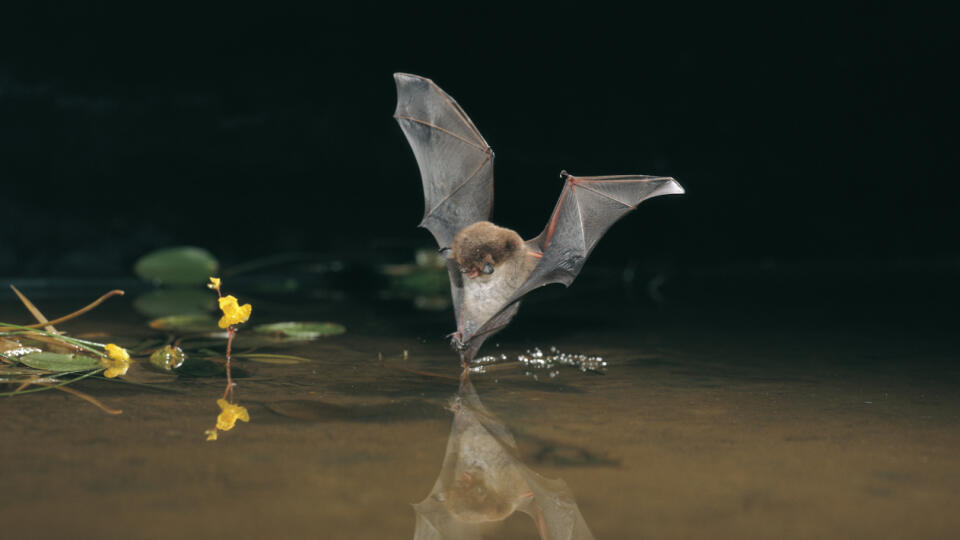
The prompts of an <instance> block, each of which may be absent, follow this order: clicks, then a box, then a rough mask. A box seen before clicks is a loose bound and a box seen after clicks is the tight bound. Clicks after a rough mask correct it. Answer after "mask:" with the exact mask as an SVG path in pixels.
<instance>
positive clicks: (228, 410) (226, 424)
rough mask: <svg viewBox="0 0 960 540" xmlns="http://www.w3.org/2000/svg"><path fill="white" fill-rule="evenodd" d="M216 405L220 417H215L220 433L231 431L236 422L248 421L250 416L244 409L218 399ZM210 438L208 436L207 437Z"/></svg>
mask: <svg viewBox="0 0 960 540" xmlns="http://www.w3.org/2000/svg"><path fill="white" fill-rule="evenodd" d="M217 405H219V406H220V416H217V429H219V430H220V431H230V430H231V429H233V426H234V424H236V423H237V420H242V421H244V422H249V421H250V414H249V413H247V408H246V407H241V406H240V405H236V404H234V403H229V402H227V400H225V399H218V400H217ZM207 436H208V437H209V436H210V435H209V434H208V435H207ZM208 440H209V439H208Z"/></svg>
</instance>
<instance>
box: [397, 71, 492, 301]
mask: <svg viewBox="0 0 960 540" xmlns="http://www.w3.org/2000/svg"><path fill="white" fill-rule="evenodd" d="M393 78H394V80H395V81H396V83H397V110H396V112H395V113H394V118H396V119H397V122H398V123H399V124H400V128H401V129H402V130H403V133H404V135H406V137H407V142H409V143H410V148H411V149H412V150H413V154H414V156H416V158H417V165H418V166H419V167H420V177H421V179H422V180H423V198H424V206H425V209H424V213H423V221H421V222H420V226H421V227H424V228H426V229H427V230H429V231H430V233H431V234H433V237H434V238H435V239H436V240H437V244H439V245H440V247H441V248H446V247H450V244H451V243H452V242H453V238H454V236H456V234H457V233H458V232H460V230H461V229H463V228H464V227H466V226H467V225H471V224H473V223H476V222H478V221H485V220H488V219H489V218H490V212H491V210H492V209H493V150H492V149H491V148H490V146H489V145H488V144H487V141H485V140H484V139H483V136H481V135H480V132H479V131H478V130H477V128H476V126H474V125H473V122H472V121H470V118H469V117H468V116H467V114H466V113H465V112H463V109H462V108H460V105H459V104H457V102H456V100H454V99H453V98H452V97H450V96H449V95H447V93H446V92H444V91H443V90H441V89H440V87H438V86H437V85H436V84H434V82H433V81H431V80H430V79H425V78H423V77H419V76H417V75H409V74H406V73H396V74H394V76H393ZM448 270H449V274H450V286H451V293H452V296H453V305H454V312H455V313H456V314H457V317H458V318H459V315H460V302H461V299H462V297H463V283H462V277H461V275H460V271H459V269H458V268H457V267H456V264H449V265H448Z"/></svg>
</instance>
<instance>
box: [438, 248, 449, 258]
mask: <svg viewBox="0 0 960 540" xmlns="http://www.w3.org/2000/svg"><path fill="white" fill-rule="evenodd" d="M437 253H439V254H440V255H442V256H443V257H445V258H447V259H449V258H450V248H448V247H445V248H440V249H438V250H437Z"/></svg>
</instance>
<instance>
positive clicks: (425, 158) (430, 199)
mask: <svg viewBox="0 0 960 540" xmlns="http://www.w3.org/2000/svg"><path fill="white" fill-rule="evenodd" d="M394 79H395V80H396V83H397V109H396V112H395V114H394V117H395V118H396V119H397V122H399V124H400V127H401V128H402V129H403V133H404V134H405V135H406V137H407V141H408V142H409V143H410V147H411V148H412V149H413V153H414V156H415V157H416V159H417V164H418V165H419V167H420V176H421V178H422V180H423V192H424V201H425V203H426V210H425V212H424V216H423V221H422V222H421V223H420V225H421V226H422V227H425V228H426V229H428V230H429V231H430V232H431V233H432V234H433V236H434V238H435V239H436V240H437V243H439V244H440V249H441V251H442V252H443V253H445V254H446V256H447V258H448V262H447V269H448V271H449V274H450V290H451V294H452V296H453V307H454V311H455V315H456V320H457V331H456V332H455V333H453V334H452V338H453V344H454V346H456V347H457V349H458V350H459V351H460V358H461V362H463V363H464V365H467V364H469V363H470V361H472V360H473V357H474V355H476V352H477V350H478V349H479V348H480V346H481V345H482V344H483V341H484V340H485V339H487V338H488V337H490V336H491V335H492V334H493V333H495V332H497V331H498V330H500V329H501V328H503V327H504V326H506V325H507V323H509V322H510V320H511V319H512V318H513V316H514V315H516V313H517V308H518V307H519V302H520V299H521V298H522V297H523V296H524V295H525V294H527V293H528V292H530V291H532V290H533V289H536V288H537V287H541V286H543V285H547V284H550V283H563V284H564V285H570V283H571V282H572V281H573V280H574V278H575V277H576V276H577V274H579V273H580V269H581V268H582V267H583V263H584V261H586V259H587V256H589V255H590V252H591V251H592V250H593V248H594V246H595V245H596V243H597V241H599V240H600V237H601V236H603V234H604V233H605V232H606V231H607V229H608V228H610V226H611V225H613V223H614V222H615V221H617V220H618V219H620V217H622V216H623V215H624V214H626V213H627V212H629V211H631V210H633V209H634V208H636V207H637V205H638V204H640V203H641V202H642V201H644V200H646V199H649V198H651V197H656V196H658V195H668V194H679V193H683V188H682V187H681V186H680V184H678V183H677V182H676V181H675V180H674V179H673V178H669V177H665V176H644V175H628V176H592V177H586V176H585V177H577V176H573V175H570V174H567V173H566V172H562V173H560V176H561V178H562V179H563V181H564V184H563V188H562V190H561V191H560V198H559V200H558V201H557V205H556V207H554V210H553V214H552V215H551V216H550V220H549V221H548V222H547V226H546V228H544V230H543V232H542V233H540V235H539V236H537V237H536V238H533V239H531V240H526V241H525V240H523V238H521V237H520V235H519V234H517V233H516V232H514V231H512V230H510V229H506V228H502V227H498V226H496V225H494V224H492V223H490V222H489V221H487V220H488V219H489V218H490V211H491V209H492V207H493V150H492V149H491V148H490V146H489V145H487V142H486V141H485V140H484V139H483V137H482V136H481V135H480V132H479V131H478V130H477V128H476V126H474V125H473V122H471V121H470V118H468V117H467V115H466V113H464V112H463V109H461V108H460V105H458V104H457V102H456V101H454V99H453V98H451V97H450V96H449V95H447V94H446V93H445V92H444V91H443V90H441V89H440V88H439V87H438V86H437V85H436V84H434V83H433V81H431V80H430V79H425V78H423V77H418V76H416V75H408V74H404V73H397V74H395V75H394Z"/></svg>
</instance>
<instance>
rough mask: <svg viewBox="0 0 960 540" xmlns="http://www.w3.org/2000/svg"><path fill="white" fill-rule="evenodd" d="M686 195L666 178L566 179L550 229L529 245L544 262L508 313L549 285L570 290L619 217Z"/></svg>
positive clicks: (494, 322)
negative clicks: (656, 200) (655, 199)
mask: <svg viewBox="0 0 960 540" xmlns="http://www.w3.org/2000/svg"><path fill="white" fill-rule="evenodd" d="M683 192H684V191H683V187H682V186H680V184H679V183H678V182H677V181H676V180H674V179H673V178H670V177H667V176H646V175H627V176H584V177H574V176H567V180H566V182H565V183H564V185H563V189H562V190H561V191H560V198H559V199H558V200H557V205H556V206H555V207H554V209H553V214H552V215H551V216H550V221H548V222H547V226H546V228H544V230H543V232H542V233H540V235H539V236H537V237H536V238H533V239H531V240H528V241H527V247H528V248H529V249H530V250H531V251H534V252H539V253H541V254H542V257H541V259H540V262H539V263H537V266H536V267H535V268H534V269H533V272H531V274H530V276H529V277H528V278H527V279H526V281H524V283H523V285H521V286H520V288H519V289H517V291H516V292H515V293H514V294H513V295H512V296H511V299H510V301H509V302H507V306H506V308H505V310H504V311H507V309H509V308H510V307H511V306H515V305H516V303H517V301H519V300H520V299H521V298H522V297H523V296H524V295H525V294H527V293H528V292H530V291H532V290H534V289H536V288H538V287H542V286H544V285H549V284H550V283H562V284H564V285H566V286H569V285H570V283H572V282H573V280H574V278H576V277H577V275H578V274H579V273H580V270H581V269H582V268H583V263H584V262H586V260H587V257H588V256H589V255H590V252H591V251H593V248H594V247H595V246H596V245H597V242H598V241H599V240H600V238H601V237H602V236H603V235H604V233H606V232H607V229H609V228H610V226H611V225H613V224H614V223H615V222H616V221H617V220H618V219H620V218H621V217H623V216H624V215H625V214H627V213H628V212H630V211H631V210H634V209H635V208H636V207H637V205H639V204H640V203H641V202H643V201H645V200H647V199H650V198H652V197H657V196H659V195H670V194H680V193H683ZM513 311H514V312H515V311H516V309H513ZM501 319H502V317H500V315H499V314H498V315H497V316H494V317H493V318H491V320H490V321H489V322H488V323H486V324H484V325H483V326H482V327H481V328H480V329H479V330H478V331H477V334H484V333H490V332H492V331H493V330H495V329H496V328H499V327H501V326H503V325H504V324H506V322H504V321H501ZM508 320H509V319H508ZM494 327H496V328H494Z"/></svg>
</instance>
